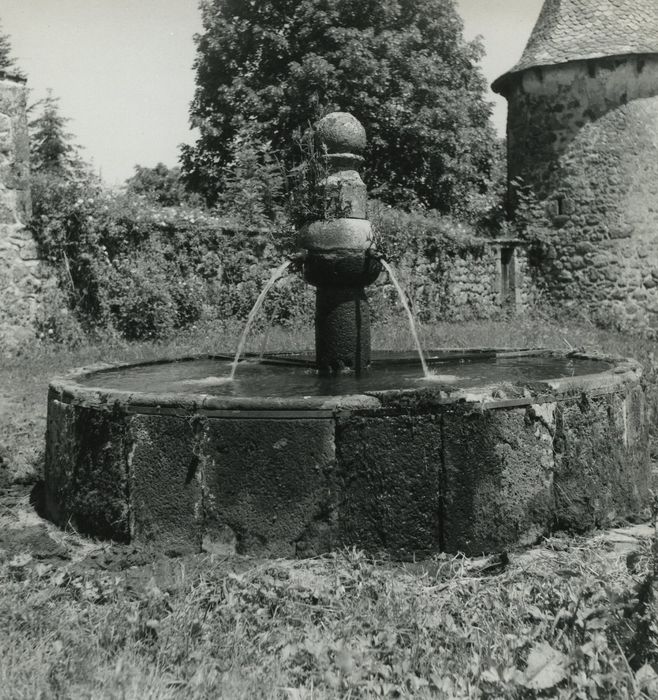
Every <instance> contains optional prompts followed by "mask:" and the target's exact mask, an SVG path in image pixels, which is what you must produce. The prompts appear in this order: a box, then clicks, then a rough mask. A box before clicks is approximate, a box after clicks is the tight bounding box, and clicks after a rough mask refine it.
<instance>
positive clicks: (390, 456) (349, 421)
mask: <svg viewBox="0 0 658 700" xmlns="http://www.w3.org/2000/svg"><path fill="white" fill-rule="evenodd" d="M441 451H442V426H441V417H440V415H436V414H435V415H398V416H387V417H374V416H350V417H348V418H344V419H342V420H339V422H338V426H337V436H336V456H337V471H338V484H339V485H338V490H339V497H338V498H339V502H338V521H339V529H340V539H341V542H342V543H343V544H347V545H356V546H358V547H363V548H365V549H367V550H369V551H377V550H384V549H385V550H387V551H388V552H395V553H397V555H398V556H402V557H410V556H413V555H415V554H417V555H419V556H424V555H428V554H431V553H433V552H437V551H439V549H440V545H441V522H440V511H441V469H442V458H441Z"/></svg>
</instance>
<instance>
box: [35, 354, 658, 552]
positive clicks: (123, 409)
mask: <svg viewBox="0 0 658 700" xmlns="http://www.w3.org/2000/svg"><path fill="white" fill-rule="evenodd" d="M428 355H429V365H430V369H431V371H432V376H431V377H430V378H427V379H423V378H422V376H421V374H422V373H421V371H420V364H419V362H418V360H417V359H415V358H413V357H410V356H409V355H403V354H399V353H386V354H384V353H379V354H377V353H375V354H374V355H373V362H372V367H371V369H370V370H369V371H368V372H367V374H366V375H364V376H362V377H356V376H355V375H353V374H349V373H347V374H343V375H341V376H339V377H334V378H330V379H328V378H323V377H319V376H318V375H317V373H316V372H315V371H314V370H313V364H312V362H311V361H310V360H309V359H308V357H306V356H304V355H269V356H266V357H265V358H262V359H260V360H257V359H255V358H251V359H249V360H248V361H246V362H242V363H241V364H240V365H239V367H238V370H237V374H236V379H235V381H233V382H230V381H228V375H229V373H230V369H231V360H232V358H230V357H228V356H216V357H202V358H184V359H181V360H177V361H163V362H151V363H143V364H136V365H100V366H95V367H91V368H86V369H80V370H77V371H75V372H73V373H72V374H70V375H69V376H67V377H64V378H62V379H55V380H54V381H53V382H52V383H51V386H50V392H49V397H48V429H47V451H46V470H45V480H46V498H47V508H48V511H49V514H50V517H51V518H52V519H53V520H54V521H55V522H57V523H59V524H60V525H62V526H67V525H69V524H71V525H73V526H74V527H75V528H76V529H77V530H78V531H80V532H83V533H88V534H91V535H94V536H99V537H107V538H113V539H117V540H120V541H135V542H138V543H140V542H141V543H148V544H149V545H153V546H154V547H157V548H161V549H164V550H165V551H170V552H172V551H176V552H182V551H190V550H192V551H200V550H201V548H202V545H203V546H205V547H212V546H213V545H215V544H220V545H221V546H222V547H225V546H226V544H227V543H229V544H230V545H231V546H233V545H234V546H235V548H236V550H237V551H238V552H240V553H253V554H259V555H268V556H310V555H315V554H318V553H321V552H324V551H328V550H330V549H333V548H336V547H340V546H345V545H350V546H351V545H355V546H358V547H361V548H363V549H365V550H368V551H370V552H373V553H377V552H387V553H388V554H390V555H392V556H395V557H404V558H406V557H411V556H416V557H419V556H427V555H430V554H432V553H435V552H438V551H448V552H456V551H463V552H465V553H467V554H477V553H481V552H489V551H496V550H501V549H506V548H509V547H513V546H518V545H528V544H532V543H534V542H536V541H537V540H538V539H540V538H541V537H542V536H543V535H546V534H548V533H549V532H551V531H552V530H555V529H560V530H565V529H566V530H571V531H583V530H586V529H588V528H592V527H595V526H606V525H610V524H613V523H616V522H619V521H620V520H623V519H629V518H635V517H638V516H639V515H640V514H641V513H642V511H643V509H644V508H645V507H646V506H647V503H648V498H649V458H648V438H647V425H646V412H645V399H644V391H643V388H642V385H641V370H640V367H639V365H638V364H637V363H635V362H633V361H631V360H620V359H616V358H605V357H596V356H586V355H581V354H577V353H569V354H565V353H556V352H549V351H538V350H533V351H529V350H526V351H509V350H507V351H503V350H459V351H446V350H441V351H433V352H430V353H428Z"/></svg>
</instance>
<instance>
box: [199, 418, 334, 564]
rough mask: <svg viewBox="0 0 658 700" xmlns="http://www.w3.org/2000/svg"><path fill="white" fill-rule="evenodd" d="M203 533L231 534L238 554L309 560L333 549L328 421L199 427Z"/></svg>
mask: <svg viewBox="0 0 658 700" xmlns="http://www.w3.org/2000/svg"><path fill="white" fill-rule="evenodd" d="M200 449H201V455H202V472H203V475H202V481H203V491H204V495H203V510H204V518H205V532H206V536H207V537H209V538H210V539H212V538H213V536H214V533H220V534H221V533H223V532H224V531H225V530H226V528H230V529H231V530H232V531H233V533H234V534H235V537H236V540H237V551H238V552H239V553H249V554H258V555H267V556H295V555H304V556H309V555H312V554H314V553H319V552H323V551H328V550H329V549H330V548H331V546H332V545H333V544H335V543H334V541H333V532H334V522H333V518H334V513H333V505H332V497H333V493H332V481H333V471H334V460H335V444H334V422H333V420H331V419H314V418H308V419H303V418H297V419H295V418H291V419H286V418H262V419H260V418H250V419H245V420H240V419H239V418H226V419H224V418H208V419H206V420H205V423H204V426H203V442H202V444H201V446H200Z"/></svg>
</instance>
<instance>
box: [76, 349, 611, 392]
mask: <svg viewBox="0 0 658 700" xmlns="http://www.w3.org/2000/svg"><path fill="white" fill-rule="evenodd" d="M428 364H429V368H430V371H431V372H432V373H433V375H434V376H433V377H432V378H431V379H425V378H423V375H422V370H421V366H420V362H419V361H418V360H413V359H409V357H408V355H407V356H402V355H401V354H394V353H392V354H387V356H386V360H383V359H378V358H377V355H376V354H375V356H374V358H373V363H372V366H371V368H370V369H369V370H368V372H367V373H365V374H363V375H361V376H360V377H357V376H356V375H355V374H353V373H349V372H347V373H344V374H341V375H339V376H334V377H330V378H327V377H320V376H319V375H318V373H317V372H316V371H315V370H314V369H313V367H312V363H311V362H310V361H309V360H308V359H306V360H305V359H304V358H302V357H301V356H294V357H291V358H289V359H288V360H286V361H284V360H283V359H282V358H271V359H266V360H265V361H262V362H259V361H257V360H251V361H250V360H246V361H244V362H241V363H240V365H239V367H238V370H237V374H236V377H235V379H234V380H233V381H230V380H229V375H230V373H231V360H230V359H229V358H210V359H194V360H179V361H172V362H163V363H156V364H146V365H134V366H131V367H125V368H117V369H111V370H104V371H100V372H95V373H93V374H89V375H86V376H84V377H82V378H81V379H79V380H78V381H79V383H80V384H83V385H85V386H89V387H98V388H101V389H110V390H122V391H130V392H147V393H181V394H205V395H210V396H226V397H229V396H242V397H263V398H289V397H299V396H338V395H346V394H362V393H365V392H368V391H382V390H389V389H414V388H423V387H430V386H441V385H450V386H451V387H453V388H469V387H474V386H483V385H488V384H493V383H501V382H507V383H513V384H518V383H527V382H535V381H542V380H548V379H559V378H564V377H573V376H582V375H587V374H597V373H599V372H603V371H605V370H607V369H610V368H611V366H612V365H611V363H609V362H605V361H601V360H595V359H585V358H569V357H560V356H558V357H553V356H537V355H530V356H528V355H525V356H524V355H521V356H513V357H504V356H503V357H500V356H499V357H496V356H495V355H493V354H491V355H489V356H487V355H486V354H483V355H480V356H478V355H473V356H467V357H445V356H443V357H437V356H433V355H432V354H431V353H430V354H429V355H428Z"/></svg>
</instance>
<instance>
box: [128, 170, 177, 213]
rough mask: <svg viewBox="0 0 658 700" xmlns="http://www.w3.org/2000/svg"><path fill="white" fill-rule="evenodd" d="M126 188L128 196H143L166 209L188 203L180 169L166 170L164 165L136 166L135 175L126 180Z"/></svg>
mask: <svg viewBox="0 0 658 700" xmlns="http://www.w3.org/2000/svg"><path fill="white" fill-rule="evenodd" d="M126 186H127V187H126V191H127V192H128V194H138V195H142V196H145V197H147V198H148V199H149V200H150V201H152V202H154V203H156V204H162V205H163V206H166V207H172V206H180V205H181V204H184V203H189V196H188V193H187V192H186V190H185V186H184V185H183V182H182V180H181V173H180V168H168V167H167V166H166V165H165V164H164V163H158V164H157V165H156V166H155V167H153V168H147V167H144V166H142V165H136V166H135V174H134V175H133V176H132V177H130V178H128V179H127V180H126Z"/></svg>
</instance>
